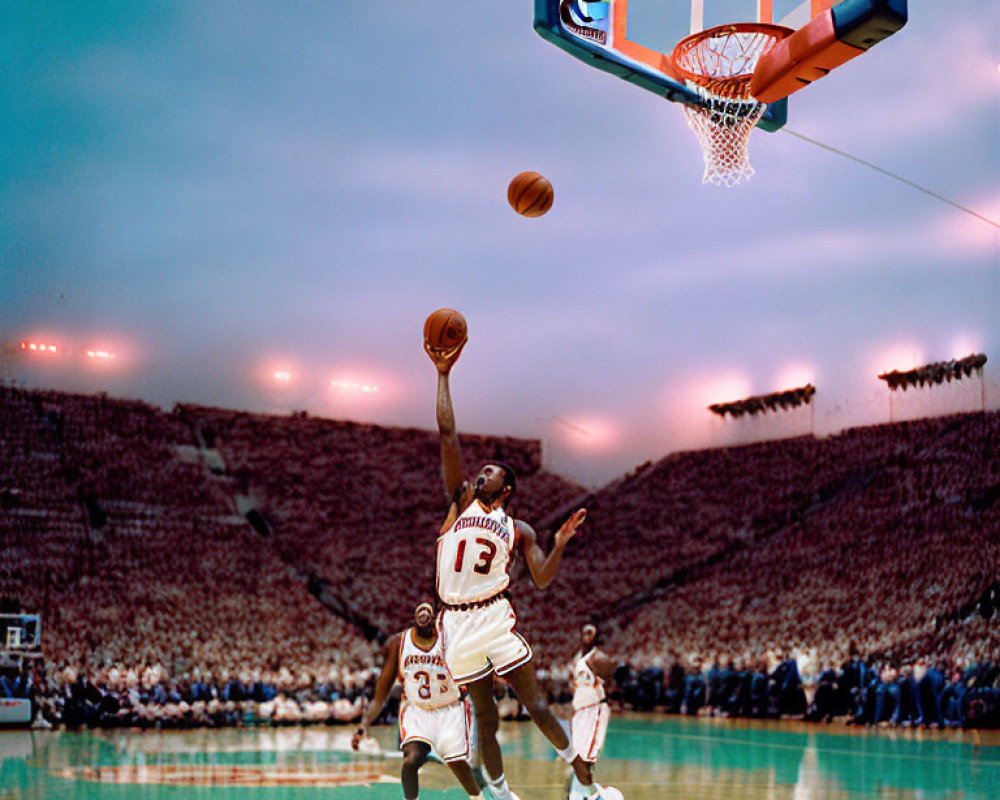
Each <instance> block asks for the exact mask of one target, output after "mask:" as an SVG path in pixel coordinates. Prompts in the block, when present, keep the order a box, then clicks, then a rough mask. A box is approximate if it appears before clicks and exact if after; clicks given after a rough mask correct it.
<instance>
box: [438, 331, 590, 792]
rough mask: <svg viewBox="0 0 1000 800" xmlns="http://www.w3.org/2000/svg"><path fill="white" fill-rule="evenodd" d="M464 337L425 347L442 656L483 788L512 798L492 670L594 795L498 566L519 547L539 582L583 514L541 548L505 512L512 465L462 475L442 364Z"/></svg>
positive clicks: (547, 578)
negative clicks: (433, 413)
mask: <svg viewBox="0 0 1000 800" xmlns="http://www.w3.org/2000/svg"><path fill="white" fill-rule="evenodd" d="M464 344H465V343H464V342H463V343H462V344H460V345H458V346H457V347H455V348H453V349H451V350H447V351H441V350H435V349H433V348H431V347H429V346H427V345H426V343H425V349H426V351H427V354H428V356H430V358H431V361H433V362H434V366H435V367H436V368H437V372H438V385H437V423H438V432H439V435H440V440H441V460H442V462H443V466H444V482H445V488H446V490H447V492H448V496H449V497H451V498H452V500H451V506H450V507H449V509H448V516H447V518H446V519H445V522H444V524H443V525H442V526H441V533H440V536H439V538H438V546H437V591H438V597H439V598H440V600H441V603H442V608H441V611H440V612H439V630H440V632H441V636H442V638H443V639H444V650H445V660H446V661H447V662H448V668H449V669H450V670H451V674H452V676H453V677H454V679H455V682H456V683H458V684H459V685H467V686H468V690H469V696H470V697H471V698H472V703H473V705H474V706H475V711H476V723H477V729H478V733H479V740H478V741H479V753H480V756H481V757H482V761H483V765H484V766H485V768H486V772H487V773H488V775H489V778H490V783H489V786H488V788H489V790H490V791H491V793H492V795H493V797H495V798H496V799H497V800H516V799H517V795H515V794H514V793H513V792H512V791H511V790H510V787H509V786H508V784H507V779H506V776H505V775H504V770H503V758H502V756H501V754H500V745H499V744H498V743H497V728H498V727H499V721H500V717H499V714H498V713H497V706H496V701H495V700H494V698H493V676H494V675H498V676H500V677H502V678H504V680H506V681H507V682H508V683H509V684H510V686H511V688H513V689H514V692H515V694H516V695H517V698H518V700H520V701H521V704H522V705H523V706H524V707H525V709H526V710H527V711H528V713H529V714H530V715H531V718H532V719H533V720H534V722H535V724H536V725H537V726H538V727H539V729H540V730H541V731H542V733H544V734H545V736H546V738H547V739H548V740H549V741H550V742H552V745H553V746H554V747H555V748H556V750H557V751H558V753H559V755H560V757H562V758H563V759H564V760H565V761H566V762H567V763H569V764H571V765H572V767H573V770H574V772H575V773H576V777H577V779H578V780H579V782H580V785H581V787H582V790H583V792H584V797H587V798H592V797H599V796H600V794H599V790H598V787H596V786H595V785H594V784H593V781H592V779H591V777H590V772H589V770H588V769H587V765H586V764H585V762H584V761H583V759H582V758H580V756H578V755H577V754H576V753H575V752H574V750H573V744H572V742H570V740H569V736H568V735H567V733H566V731H565V730H564V729H563V728H562V726H561V725H560V724H559V720H558V719H557V718H556V717H555V716H554V715H553V714H552V711H551V710H550V709H549V707H548V704H547V703H546V702H545V700H544V699H543V698H542V697H541V694H540V692H539V690H538V684H537V681H536V679H535V665H534V664H533V663H532V656H533V653H532V650H531V647H530V645H529V644H528V643H527V642H526V641H525V640H524V637H522V636H521V635H520V634H519V633H518V632H517V631H516V630H515V626H516V623H517V618H516V616H515V614H514V609H513V607H512V606H511V602H510V595H509V593H508V591H507V586H508V584H509V583H510V576H509V575H508V573H507V568H508V565H509V563H510V561H511V558H512V556H514V555H516V553H517V552H518V551H519V552H520V553H521V554H522V555H523V556H524V560H525V562H526V563H527V565H528V572H529V573H530V574H531V577H532V580H534V582H535V584H536V585H537V586H538V587H539V588H544V587H545V586H547V585H548V584H549V583H550V582H551V581H552V579H553V578H554V577H555V576H556V572H557V571H558V570H559V564H560V563H561V562H562V556H563V552H564V551H565V549H566V545H567V544H568V543H569V541H570V540H571V539H572V538H573V536H575V535H576V532H577V530H578V529H579V527H580V525H581V524H582V523H583V520H584V518H585V517H586V515H587V512H586V510H585V509H582V508H581V509H579V510H578V511H576V512H575V513H573V514H572V515H571V516H570V517H569V519H567V520H566V521H565V522H564V523H563V524H562V526H561V527H560V528H559V530H558V531H557V532H556V535H555V542H554V544H553V546H552V549H551V550H550V551H549V553H548V555H546V554H545V552H543V550H542V548H541V547H540V546H539V544H538V537H537V535H536V534H535V531H534V529H532V527H531V526H530V525H528V524H527V523H526V522H524V521H522V520H515V519H513V518H511V517H510V516H508V514H507V511H506V506H507V502H508V500H509V499H510V497H511V495H512V494H513V493H514V490H515V488H516V486H517V476H516V474H515V472H514V470H513V469H512V468H511V467H509V466H507V465H506V464H495V463H494V464H487V465H486V466H484V467H483V468H482V469H481V470H480V472H479V474H478V475H477V476H476V478H475V480H474V485H473V486H470V485H469V484H468V483H463V481H462V451H461V447H460V445H459V441H458V433H457V431H456V428H455V414H454V410H453V409H452V404H451V391H450V389H449V386H448V374H449V373H450V372H451V368H452V367H453V366H454V364H455V362H456V361H457V360H458V356H459V354H460V353H461V352H462V348H463V347H464Z"/></svg>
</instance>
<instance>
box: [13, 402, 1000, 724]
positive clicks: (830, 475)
mask: <svg viewBox="0 0 1000 800" xmlns="http://www.w3.org/2000/svg"><path fill="white" fill-rule="evenodd" d="M462 444H463V450H464V453H465V457H466V458H465V460H466V464H467V466H469V467H470V468H472V467H473V466H474V465H475V466H478V464H479V463H480V462H485V461H490V460H504V461H507V462H509V463H512V464H514V466H515V467H516V468H518V470H519V472H520V474H521V480H520V481H519V491H518V496H517V501H516V506H515V508H514V509H513V512H514V513H515V514H516V515H517V516H520V517H523V518H526V519H528V520H529V521H531V522H532V523H533V524H536V527H539V528H540V530H541V531H542V538H543V541H544V539H545V536H546V532H545V528H546V527H550V526H551V525H553V524H557V523H558V521H559V518H560V514H565V513H569V511H570V510H572V508H574V507H575V506H576V505H578V504H579V505H586V506H587V507H588V509H589V511H590V513H589V516H588V520H587V523H586V526H585V529H584V531H583V533H582V534H581V535H580V536H578V537H577V538H576V539H575V540H574V541H573V542H571V544H570V546H569V548H568V551H567V554H566V557H565V558H564V560H563V565H562V568H561V570H560V573H559V574H558V576H557V578H556V580H555V581H554V582H553V584H552V585H551V586H550V587H549V588H548V589H547V590H546V591H544V592H542V591H538V590H536V589H534V588H533V586H532V585H531V583H530V580H528V579H527V577H526V575H525V571H524V570H523V567H518V568H515V584H514V586H513V587H512V588H513V593H514V598H515V599H514V602H515V606H516V608H517V611H518V619H519V626H520V627H521V629H522V630H523V631H524V632H525V634H526V635H527V636H528V638H529V640H531V641H533V642H534V643H535V644H536V651H537V652H538V662H539V667H540V669H541V676H542V679H543V685H544V686H545V687H546V690H547V691H548V692H549V694H550V697H551V698H552V699H554V700H558V699H559V698H560V697H564V696H565V694H566V692H567V691H568V677H569V673H568V670H567V660H568V659H569V658H570V657H571V655H572V653H573V652H574V650H575V649H576V646H577V642H578V634H577V631H578V630H579V627H580V625H582V624H583V623H584V622H587V621H590V620H591V619H594V618H596V619H599V620H600V622H601V626H602V630H603V634H604V637H605V647H606V649H607V650H608V651H609V652H611V653H612V654H613V655H614V656H615V657H616V658H618V659H619V660H620V661H621V663H622V667H621V669H620V670H619V675H618V678H619V679H620V680H619V684H618V688H617V690H616V695H615V696H616V698H617V700H618V701H619V702H620V703H622V704H623V705H626V706H628V707H634V708H653V707H657V708H664V709H666V710H668V711H671V712H683V713H718V714H726V715H729V716H737V715H751V716H773V715H775V714H778V715H788V714H794V715H806V716H808V717H810V718H819V719H826V718H829V717H831V716H832V717H842V718H850V719H856V720H857V721H858V722H859V723H868V722H871V723H872V724H878V723H885V722H888V723H893V722H895V723H897V724H907V723H908V724H926V725H931V724H939V725H949V724H954V723H955V722H956V719H958V720H961V721H964V722H966V723H967V722H969V721H970V720H973V721H975V724H991V720H994V719H995V716H993V714H994V711H993V709H995V708H996V707H997V705H998V703H997V693H996V686H997V671H996V669H995V666H994V665H996V664H998V662H1000V636H998V632H997V624H996V616H995V610H994V606H993V604H992V600H990V601H989V602H986V600H984V598H991V597H992V598H995V586H996V581H997V578H998V576H1000V568H998V563H1000V559H998V551H1000V502H998V500H1000V455H998V454H1000V415H998V414H995V413H990V414H973V415H964V416H957V417H947V418H937V419H929V420H921V421H916V422H908V423H901V424H897V425H892V426H875V427H871V428H862V429H855V430H852V431H848V432H846V433H845V434H843V435H840V436H837V437H832V438H830V439H826V440H816V439H813V438H811V437H802V438H797V439H791V440H785V441H779V442H767V443H761V444H756V445H751V446H745V447H734V448H725V449H719V450H706V451H698V452H690V453H681V454H675V455H672V456H669V457H667V458H665V459H663V460H662V461H660V462H657V463H655V464H647V465H643V466H642V467H640V468H638V469H637V470H636V471H635V472H634V473H632V474H630V475H628V476H625V477H624V478H622V479H620V480H618V481H616V482H614V483H612V484H611V485H609V486H608V487H605V488H604V489H602V490H600V491H598V492H596V493H590V494H588V493H587V492H585V491H584V490H582V489H581V488H580V487H579V486H576V485H575V484H573V483H572V482H569V481H565V480H563V479H561V478H559V477H558V476H555V475H552V474H550V473H547V472H545V471H544V470H543V469H542V468H541V450H540V446H539V444H538V443H537V442H530V441H524V440H518V439H510V438H490V437H474V436H469V437H463V440H462ZM0 446H2V448H3V452H4V456H5V457H4V458H3V459H0V495H2V499H3V503H2V506H0V596H3V597H11V598H16V599H17V602H18V603H19V604H20V606H21V607H22V608H24V609H25V610H31V611H37V612H40V613H41V614H42V618H43V630H44V643H45V654H46V658H45V661H44V662H43V663H42V664H37V665H36V667H35V669H34V671H33V672H32V673H31V674H32V676H33V677H31V679H30V681H29V684H30V686H31V687H32V692H33V693H34V694H33V696H34V697H36V698H38V707H39V709H40V710H41V712H42V713H41V716H42V718H43V719H46V720H48V721H49V722H50V723H53V724H59V723H62V724H71V725H77V724H139V725H151V724H157V725H161V726H162V725H190V724H213V725H219V724H255V723H256V722H259V721H267V722H270V723H278V722H289V721H336V720H346V719H349V718H351V715H356V713H359V712H358V709H359V706H358V703H359V702H360V696H361V693H362V689H363V687H364V686H366V685H367V684H368V683H370V681H371V679H372V676H373V675H374V671H375V670H376V669H377V666H378V660H379V655H378V654H379V646H380V642H381V641H382V640H383V639H384V637H385V636H387V635H388V634H390V633H392V632H394V631H396V630H398V629H400V628H401V627H403V626H404V625H406V624H407V623H408V621H409V615H410V613H411V610H412V608H413V606H414V605H415V603H416V602H417V601H418V600H419V599H421V598H422V597H424V596H426V595H427V594H428V593H429V592H431V591H432V590H433V562H434V539H435V535H434V534H435V532H436V530H437V527H438V525H439V524H440V520H441V515H442V511H443V510H444V508H445V506H446V505H447V498H445V497H444V496H443V488H442V481H441V476H440V467H439V464H440V461H439V454H438V442H437V437H436V435H435V434H433V433H431V432H427V431H419V430H413V429H390V428H382V427H378V426H373V425H361V424H357V423H350V422H335V421H331V420H324V419H315V418H311V417H308V416H306V415H303V414H294V415H291V416H274V415H259V414H248V413H244V412H237V411H228V410H223V409H210V408H204V407H198V406H182V407H178V408H176V409H174V410H173V411H172V412H169V413H168V412H164V411H161V410H158V409H155V408H152V407H150V406H148V405H146V404H143V403H140V402H135V401H125V400H112V399H109V398H106V397H103V396H97V397H83V396H78V395H68V394H62V393H57V392H43V391H26V390H22V389H14V388H11V387H0ZM192 454H193V455H192ZM540 523H544V524H540ZM991 587H993V588H991ZM991 592H992V594H991ZM987 612H988V613H987ZM783 653H784V654H785V655H782V654H783ZM853 663H860V664H863V665H864V670H863V678H861V679H858V680H855V672H857V670H855V669H854V668H853V667H852V668H851V669H847V667H848V665H850V664H853ZM793 666H794V668H793ZM938 675H940V676H942V678H943V680H942V681H940V682H939V681H938V680H937V676H938ZM20 680H21V681H22V682H21V683H20V684H18V685H19V686H24V685H26V684H25V682H24V681H26V680H28V679H27V678H25V677H23V676H22V677H21V679H20ZM931 684H933V685H934V687H936V688H935V689H934V691H933V692H931V691H930V689H929V688H927V687H929V686H931ZM8 685H11V684H8ZM206 686H207V687H209V688H207V689H205V690H204V691H203V690H202V689H200V688H198V687H206ZM921 686H923V687H924V688H923V689H921V688H920V687H921ZM963 687H964V688H963ZM3 691H4V684H2V683H0V693H2V692H3ZM205 692H207V694H206V693H205ZM925 701H926V702H925ZM692 709H693V710H692ZM830 709H832V711H831V710H830ZM928 709H930V710H928Z"/></svg>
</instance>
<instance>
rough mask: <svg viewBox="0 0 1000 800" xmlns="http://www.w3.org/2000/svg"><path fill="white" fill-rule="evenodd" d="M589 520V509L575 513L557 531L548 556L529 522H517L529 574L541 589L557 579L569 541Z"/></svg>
mask: <svg viewBox="0 0 1000 800" xmlns="http://www.w3.org/2000/svg"><path fill="white" fill-rule="evenodd" d="M586 518H587V509H585V508H581V509H578V510H577V511H574V512H573V513H572V514H571V515H570V517H569V519H567V520H566V521H565V522H564V523H563V524H562V525H561V526H560V527H559V530H558V531H556V536H555V542H554V543H553V544H552V549H551V550H550V551H549V554H548V555H545V553H544V552H543V551H542V548H541V547H540V546H539V544H538V534H536V533H535V529H534V528H532V527H531V526H530V525H529V524H528V523H527V522H522V521H521V520H517V522H516V523H515V525H517V536H518V541H519V542H520V543H521V552H522V553H524V560H525V562H526V563H527V565H528V572H530V573H531V579H532V580H533V581H534V582H535V585H536V586H537V587H538V588H539V589H544V588H545V587H546V586H548V585H549V584H550V583H552V579H553V578H555V576H556V573H557V572H558V571H559V565H560V564H561V563H562V557H563V552H564V551H565V550H566V545H567V544H569V540H570V539H572V538H573V537H574V536H576V532H577V530H578V529H579V527H580V526H581V525H582V524H583V521H584V520H585V519H586Z"/></svg>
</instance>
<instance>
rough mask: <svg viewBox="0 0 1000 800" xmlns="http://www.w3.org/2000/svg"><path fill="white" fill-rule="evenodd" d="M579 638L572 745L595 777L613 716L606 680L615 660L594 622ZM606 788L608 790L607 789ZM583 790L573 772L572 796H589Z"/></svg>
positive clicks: (585, 628)
mask: <svg viewBox="0 0 1000 800" xmlns="http://www.w3.org/2000/svg"><path fill="white" fill-rule="evenodd" d="M580 641H581V645H582V646H581V648H580V652H578V653H577V654H576V656H575V657H574V659H573V749H574V750H575V751H576V753H577V755H579V756H580V758H582V759H583V762H584V764H585V765H586V769H587V774H588V775H590V777H591V780H593V769H594V763H595V762H596V761H597V756H598V755H599V754H600V752H601V747H603V746H604V737H605V735H606V734H607V730H608V720H609V719H610V717H611V710H610V709H609V708H608V698H607V693H606V692H605V690H604V684H605V682H606V681H608V680H609V679H610V678H611V675H612V673H613V672H614V670H615V663H614V662H613V661H612V660H611V659H610V658H608V656H607V655H606V654H605V653H604V652H603V651H601V650H600V649H599V648H598V640H597V628H596V627H595V626H594V625H584V626H583V628H582V629H581V631H580ZM608 788H612V787H608ZM603 791H604V793H606V794H607V793H608V791H607V789H604V790H603ZM583 792H584V789H583V786H582V785H581V784H580V782H579V781H578V780H577V778H576V775H574V776H573V781H572V784H571V785H570V792H569V797H570V800H578V798H581V797H586V795H585V794H584V793H583Z"/></svg>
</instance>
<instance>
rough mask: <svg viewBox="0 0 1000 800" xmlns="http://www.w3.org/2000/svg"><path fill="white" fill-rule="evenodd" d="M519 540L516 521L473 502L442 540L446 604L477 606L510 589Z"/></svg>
mask: <svg viewBox="0 0 1000 800" xmlns="http://www.w3.org/2000/svg"><path fill="white" fill-rule="evenodd" d="M516 537H517V532H516V531H515V529H514V519H513V517H510V516H508V515H507V512H506V511H504V510H503V509H502V508H496V509H493V510H492V511H491V510H490V509H488V508H487V507H486V506H484V505H483V504H482V503H481V502H479V500H478V499H476V500H473V501H472V503H470V504H469V507H468V508H466V509H465V511H463V512H462V513H461V514H460V515H459V516H458V519H456V520H455V522H454V523H453V524H452V526H451V527H450V528H449V529H448V530H447V531H445V532H444V533H443V534H441V536H439V537H438V550H437V591H438V597H440V598H441V600H442V602H444V603H447V604H448V605H458V604H460V603H475V602H478V601H480V600H486V599H488V598H490V597H493V596H494V595H496V594H499V593H500V592H502V591H503V590H504V589H506V588H507V584H508V583H510V576H509V575H508V574H507V567H508V565H509V564H510V553H511V550H512V549H513V548H514V544H515V541H516Z"/></svg>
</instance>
